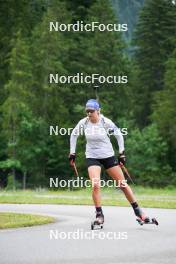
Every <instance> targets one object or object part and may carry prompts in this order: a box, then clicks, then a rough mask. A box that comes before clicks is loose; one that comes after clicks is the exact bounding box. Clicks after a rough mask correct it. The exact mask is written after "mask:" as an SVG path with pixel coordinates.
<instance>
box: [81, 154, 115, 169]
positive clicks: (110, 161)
mask: <svg viewBox="0 0 176 264" xmlns="http://www.w3.org/2000/svg"><path fill="white" fill-rule="evenodd" d="M86 162H87V168H89V167H90V166H100V167H101V166H102V165H103V166H104V168H105V169H106V170H107V169H110V168H112V167H114V166H117V165H118V164H119V163H118V160H117V159H116V158H115V156H112V157H109V158H106V159H92V158H87V159H86Z"/></svg>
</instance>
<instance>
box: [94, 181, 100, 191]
mask: <svg viewBox="0 0 176 264" xmlns="http://www.w3.org/2000/svg"><path fill="white" fill-rule="evenodd" d="M92 189H93V190H94V191H97V190H99V189H100V180H99V179H97V178H94V179H92Z"/></svg>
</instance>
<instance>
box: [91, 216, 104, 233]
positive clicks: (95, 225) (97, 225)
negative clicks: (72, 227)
mask: <svg viewBox="0 0 176 264" xmlns="http://www.w3.org/2000/svg"><path fill="white" fill-rule="evenodd" d="M103 223H104V215H103V214H97V215H96V220H95V221H93V222H92V223H91V230H96V229H103Z"/></svg>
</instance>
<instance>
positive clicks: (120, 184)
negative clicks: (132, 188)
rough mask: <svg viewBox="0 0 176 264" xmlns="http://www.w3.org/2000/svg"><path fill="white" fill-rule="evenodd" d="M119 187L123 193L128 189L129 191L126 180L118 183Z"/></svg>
mask: <svg viewBox="0 0 176 264" xmlns="http://www.w3.org/2000/svg"><path fill="white" fill-rule="evenodd" d="M118 186H119V188H120V189H121V190H122V191H125V190H126V189H128V187H129V186H128V183H127V182H126V180H125V181H124V180H122V181H118Z"/></svg>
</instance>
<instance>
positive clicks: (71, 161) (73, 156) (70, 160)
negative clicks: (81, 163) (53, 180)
mask: <svg viewBox="0 0 176 264" xmlns="http://www.w3.org/2000/svg"><path fill="white" fill-rule="evenodd" d="M75 159H76V154H75V153H72V154H70V155H69V162H70V166H73V163H74V162H75Z"/></svg>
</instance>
